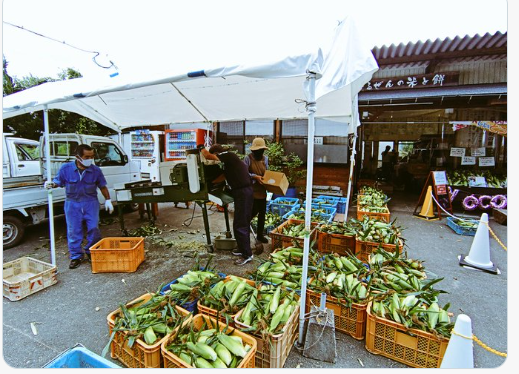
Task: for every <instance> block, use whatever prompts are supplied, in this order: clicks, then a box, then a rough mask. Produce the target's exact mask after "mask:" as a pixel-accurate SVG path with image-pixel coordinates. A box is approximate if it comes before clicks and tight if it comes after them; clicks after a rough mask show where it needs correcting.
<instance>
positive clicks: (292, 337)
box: [234, 305, 300, 368]
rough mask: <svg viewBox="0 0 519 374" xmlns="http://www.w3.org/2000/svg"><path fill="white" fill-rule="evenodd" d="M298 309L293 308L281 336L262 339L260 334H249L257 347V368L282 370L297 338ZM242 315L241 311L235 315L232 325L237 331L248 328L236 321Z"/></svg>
mask: <svg viewBox="0 0 519 374" xmlns="http://www.w3.org/2000/svg"><path fill="white" fill-rule="evenodd" d="M299 309H300V307H299V305H297V306H296V307H295V308H294V311H293V312H292V314H291V315H290V317H289V318H288V321H287V322H286V324H285V326H284V327H283V331H282V333H281V334H277V335H269V336H268V337H264V336H261V334H257V333H249V334H251V336H252V337H254V339H256V343H257V346H258V349H257V351H256V358H255V362H256V363H255V366H256V367H257V368H282V367H283V366H284V365H285V361H286V359H287V358H288V355H289V354H290V350H291V349H292V346H293V345H294V342H295V341H296V339H297V337H298V336H299ZM242 313H243V310H241V311H240V312H239V313H238V314H236V316H235V318H234V324H235V325H236V327H237V328H238V329H248V328H250V326H247V325H245V324H244V323H243V322H240V321H239V320H238V318H239V317H240V315H241V314H242Z"/></svg>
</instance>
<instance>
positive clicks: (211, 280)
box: [165, 270, 220, 304]
mask: <svg viewBox="0 0 519 374" xmlns="http://www.w3.org/2000/svg"><path fill="white" fill-rule="evenodd" d="M219 281H220V277H219V276H218V275H217V274H216V273H214V272H212V271H202V270H188V272H187V273H186V274H184V275H183V276H181V277H180V278H178V279H177V282H176V283H173V284H171V285H170V286H169V287H170V289H169V290H168V291H166V292H165V293H167V294H168V295H169V296H170V297H171V299H172V300H174V301H176V302H178V303H179V304H185V303H188V302H192V301H195V300H196V299H198V298H200V296H202V295H204V294H205V293H207V292H208V291H209V289H211V287H212V286H213V285H214V284H216V283H217V282H219Z"/></svg>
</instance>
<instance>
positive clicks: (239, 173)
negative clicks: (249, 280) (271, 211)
mask: <svg viewBox="0 0 519 374" xmlns="http://www.w3.org/2000/svg"><path fill="white" fill-rule="evenodd" d="M197 148H198V149H200V153H201V154H202V155H203V156H204V157H205V158H206V159H207V160H214V161H221V162H223V164H224V176H225V179H226V181H227V184H228V185H229V187H230V188H231V193H232V196H233V198H234V219H233V223H232V226H233V231H234V238H235V239H236V243H237V245H238V249H237V250H234V251H233V252H232V254H233V255H235V256H240V257H241V258H239V259H238V260H236V261H235V262H234V263H235V264H236V265H245V264H246V263H248V262H250V261H252V259H253V258H254V256H253V254H252V250H251V247H250V221H251V219H252V217H251V214H252V204H253V190H252V180H251V177H250V175H249V170H248V168H247V165H245V163H244V162H243V161H242V160H240V158H239V157H238V156H237V155H236V154H235V153H234V152H231V151H230V150H228V149H226V148H224V147H223V146H222V145H220V144H215V145H213V146H212V147H211V148H209V151H208V150H207V149H205V148H204V145H203V144H200V145H198V146H197Z"/></svg>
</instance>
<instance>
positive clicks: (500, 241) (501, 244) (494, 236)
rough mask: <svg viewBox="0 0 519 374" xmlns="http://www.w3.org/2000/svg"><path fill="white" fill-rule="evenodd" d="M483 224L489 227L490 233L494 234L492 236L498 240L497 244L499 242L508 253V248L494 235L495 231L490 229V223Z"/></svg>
mask: <svg viewBox="0 0 519 374" xmlns="http://www.w3.org/2000/svg"><path fill="white" fill-rule="evenodd" d="M483 223H484V224H485V225H486V226H487V228H488V231H489V232H490V233H491V234H492V236H493V237H494V239H495V240H496V242H498V243H499V245H500V246H501V247H503V249H504V250H505V251H508V248H506V246H505V245H504V244H503V242H502V241H501V240H499V238H498V237H497V235H496V234H495V233H494V231H492V229H491V228H490V225H489V224H488V222H483Z"/></svg>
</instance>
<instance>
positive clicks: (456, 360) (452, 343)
mask: <svg viewBox="0 0 519 374" xmlns="http://www.w3.org/2000/svg"><path fill="white" fill-rule="evenodd" d="M454 332H456V333H454ZM460 335H462V336H460ZM440 368H441V369H473V368H474V346H473V344H472V322H471V320H470V317H469V316H467V315H465V314H460V315H459V316H458V318H457V319H456V323H455V324H454V330H453V333H452V335H451V338H450V340H449V344H448V345H447V349H446V350H445V354H444V355H443V360H442V363H441V365H440Z"/></svg>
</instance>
